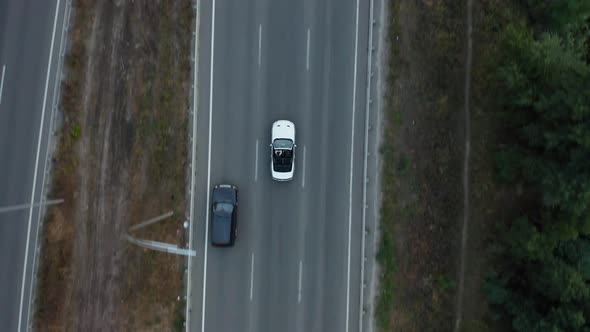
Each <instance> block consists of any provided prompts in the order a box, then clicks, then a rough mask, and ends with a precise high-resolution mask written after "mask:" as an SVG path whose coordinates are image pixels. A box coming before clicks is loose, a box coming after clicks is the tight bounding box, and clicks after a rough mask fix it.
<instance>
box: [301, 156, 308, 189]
mask: <svg viewBox="0 0 590 332" xmlns="http://www.w3.org/2000/svg"><path fill="white" fill-rule="evenodd" d="M305 151H306V149H305V145H304V146H303V162H302V164H303V170H302V174H301V187H302V188H305V161H306V160H307V159H306V158H305Z"/></svg>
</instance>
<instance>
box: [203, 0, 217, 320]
mask: <svg viewBox="0 0 590 332" xmlns="http://www.w3.org/2000/svg"><path fill="white" fill-rule="evenodd" d="M212 5H213V6H212V8H211V17H212V18H211V65H210V66H209V70H210V75H209V143H208V145H209V146H208V151H207V187H206V190H207V205H206V206H207V208H206V211H207V212H206V213H205V240H204V241H203V242H204V246H205V258H204V261H203V299H202V303H201V307H202V310H201V332H205V308H206V299H207V248H208V245H207V235H208V234H209V199H210V193H209V191H210V190H209V188H210V187H211V129H212V126H213V68H214V67H213V60H214V59H215V0H213V1H212Z"/></svg>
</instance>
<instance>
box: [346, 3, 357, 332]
mask: <svg viewBox="0 0 590 332" xmlns="http://www.w3.org/2000/svg"><path fill="white" fill-rule="evenodd" d="M355 27H356V28H355V36H354V74H353V77H354V78H353V80H352V126H351V128H352V133H351V137H350V179H349V182H350V183H349V192H348V262H347V264H346V325H345V326H346V328H345V332H348V323H349V314H350V240H351V227H352V177H353V176H352V175H353V169H354V122H355V121H354V115H355V110H356V76H357V61H358V43H359V0H356V23H355Z"/></svg>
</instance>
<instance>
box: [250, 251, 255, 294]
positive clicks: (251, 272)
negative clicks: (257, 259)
mask: <svg viewBox="0 0 590 332" xmlns="http://www.w3.org/2000/svg"><path fill="white" fill-rule="evenodd" d="M253 294H254V253H252V262H251V263H250V301H252V295H253Z"/></svg>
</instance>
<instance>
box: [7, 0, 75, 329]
mask: <svg viewBox="0 0 590 332" xmlns="http://www.w3.org/2000/svg"><path fill="white" fill-rule="evenodd" d="M58 3H59V8H58ZM64 4H65V1H64V0H62V1H61V2H59V1H36V0H0V78H1V79H2V82H0V86H1V88H0V207H7V206H13V205H17V204H24V203H31V201H34V202H39V201H40V197H41V194H42V192H43V188H44V186H43V182H44V181H45V179H46V178H45V177H44V170H45V160H46V152H47V146H48V126H49V120H50V115H51V105H53V104H54V87H55V79H56V76H55V73H56V69H55V68H56V67H57V63H58V62H57V61H58V60H59V55H58V54H57V53H58V50H59V46H60V43H61V31H62V27H63V16H64ZM54 25H55V26H56V28H55V37H54V38H53V43H52V37H53V35H54ZM50 53H53V56H52V57H51V62H50ZM48 68H51V70H48ZM42 119H43V121H42ZM41 129H43V130H41ZM38 222H39V209H38V208H33V209H29V208H26V209H24V210H19V211H14V212H6V213H0V266H2V268H1V269H0V331H18V330H19V327H20V330H21V331H25V330H26V326H27V320H28V318H29V304H30V297H31V272H32V266H33V264H34V261H35V258H34V253H35V248H36V245H37V241H36V239H37V225H38ZM25 261H26V265H25ZM25 266H26V269H25ZM19 323H20V324H19Z"/></svg>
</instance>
